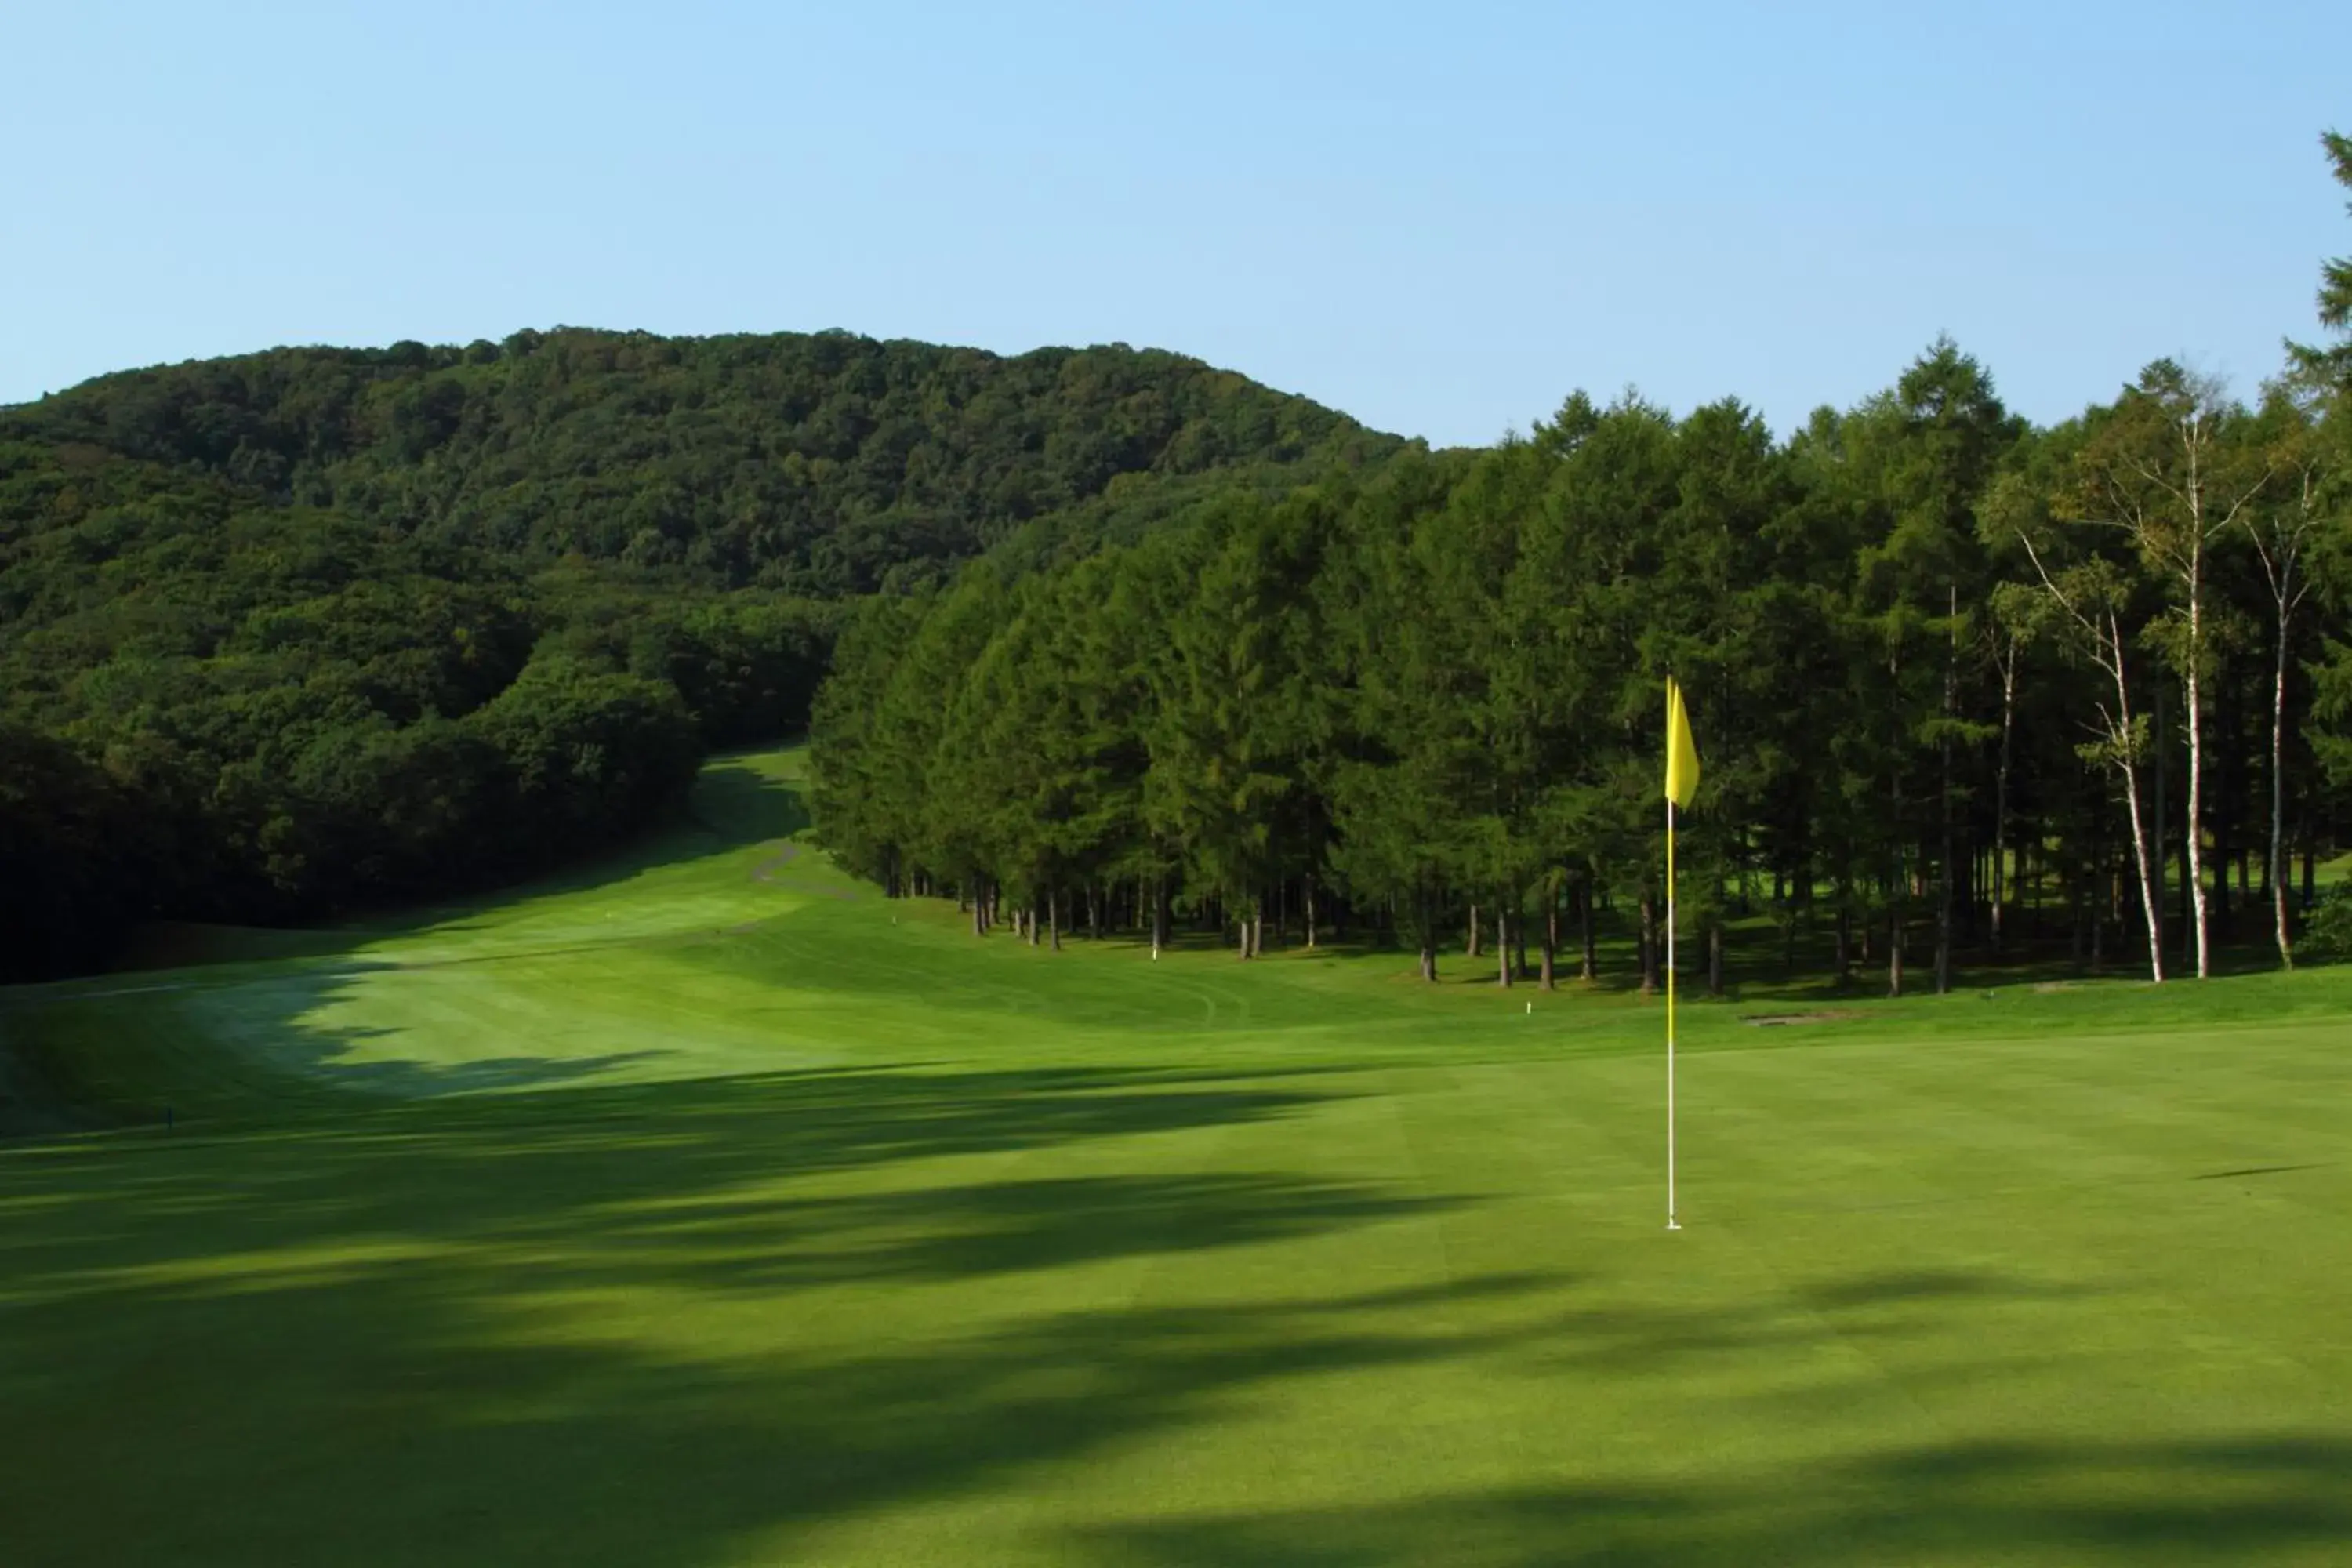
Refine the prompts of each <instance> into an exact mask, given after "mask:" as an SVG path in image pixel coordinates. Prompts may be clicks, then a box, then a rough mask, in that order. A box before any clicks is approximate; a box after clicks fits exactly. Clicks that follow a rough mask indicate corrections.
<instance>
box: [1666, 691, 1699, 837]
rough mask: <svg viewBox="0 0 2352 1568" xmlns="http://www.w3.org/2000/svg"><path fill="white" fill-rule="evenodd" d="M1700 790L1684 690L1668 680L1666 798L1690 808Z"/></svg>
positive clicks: (1696, 746) (1696, 757)
mask: <svg viewBox="0 0 2352 1568" xmlns="http://www.w3.org/2000/svg"><path fill="white" fill-rule="evenodd" d="M1697 793H1698V745H1697V743H1696V742H1694V741H1692V739H1691V729H1690V714H1689V713H1688V712H1686V711H1685V710H1684V708H1683V689H1682V688H1681V687H1679V686H1677V685H1675V682H1674V679H1673V678H1672V677H1671V676H1670V677H1668V678H1667V680H1666V798H1667V799H1668V800H1670V801H1673V802H1674V803H1675V805H1679V806H1685V807H1687V806H1688V805H1690V803H1691V796H1693V795H1696V794H1697Z"/></svg>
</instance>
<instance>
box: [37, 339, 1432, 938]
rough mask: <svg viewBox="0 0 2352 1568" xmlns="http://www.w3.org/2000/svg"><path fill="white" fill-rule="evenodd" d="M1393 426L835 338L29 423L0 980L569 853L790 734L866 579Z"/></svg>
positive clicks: (315, 913)
mask: <svg viewBox="0 0 2352 1568" xmlns="http://www.w3.org/2000/svg"><path fill="white" fill-rule="evenodd" d="M1398 445H1400V444H1399V443H1396V442H1394V441H1392V440H1390V439H1389V438H1386V437H1374V436H1372V435H1370V433H1367V432H1363V431H1361V430H1360V428H1359V427H1357V426H1354V425H1353V424H1352V423H1351V422H1349V421H1347V420H1345V419H1344V418H1342V417H1340V416H1337V415H1333V414H1330V413H1328V411H1326V410H1322V409H1319V408H1317V407H1316V406H1315V405H1312V404H1308V403H1306V402H1304V401H1303V400H1300V399H1296V398H1287V397H1283V396H1281V395H1276V394H1274V393H1271V392H1268V391H1266V390H1265V389H1264V388H1261V387H1257V386H1255V385H1254V384H1251V383H1248V382H1246V381H1244V380H1243V379H1242V378H1240V377H1237V376H1232V375H1228V374H1223V373H1219V372H1214V371H1211V370H1209V369H1207V368H1206V367H1204V366H1202V365H1199V364H1198V363H1194V362H1192V361H1186V360H1181V359H1178V358H1176V357H1175V356H1172V355H1164V354H1139V353H1130V352H1129V351H1125V350H1117V349H1105V350H1089V351H1085V352H1068V351H1051V352H1045V353H1038V354H1032V355H1026V356H1023V357H1022V358H1020V359H1014V360H1003V359H998V358H996V357H995V356H992V355H988V354H982V353H971V352H968V351H960V350H949V349H935V348H930V347H928V346H926V345H920V344H907V343H877V342H868V341H866V340H863V339H856V338H851V337H848V336H846V335H845V334H826V335H821V336H817V337H793V336H784V337H775V338H733V339H710V340H695V341H673V340H664V339H658V338H653V337H649V336H646V335H645V334H642V333H627V334H625V333H602V332H586V331H558V332H552V333H545V334H541V333H530V332H526V333H520V334H518V335H517V336H516V337H514V338H511V339H509V340H508V341H507V342H505V343H503V344H497V345H492V344H476V345H474V346H473V347H471V348H467V349H457V348H432V349H428V348H425V347H423V346H421V345H416V344H404V345H400V346H397V347H395V348H394V349H391V350H387V351H381V352H362V351H340V350H281V351H277V352H274V353H266V354H257V355H251V356H247V357H245V358H240V359H234V360H222V361H214V362H207V363H198V364H189V365H181V366H175V367H172V368H168V369H163V370H156V371H144V372H137V373H131V374H124V375H119V376H110V377H106V378H102V379H100V381H97V382H93V383H90V384H87V385H85V386H82V387H79V388H76V389H74V390H73V391H71V392H68V393H65V394H62V395H57V396H54V397H51V398H47V399H45V400H43V401H42V402H40V403H37V404H34V405H25V406H22V407H18V408H14V409H7V410H0V978H25V977H30V976H37V975H46V974H51V973H59V972H62V971H65V970H69V969H74V968H81V967H88V966H89V965H91V964H93V963H99V962H100V961H101V960H102V959H103V957H104V956H105V954H106V952H108V951H109V950H110V947H111V946H112V944H113V943H114V942H116V941H118V940H119V939H120V937H121V934H122V932H123V931H124V930H125V929H126V928H127V927H128V926H129V925H131V923H133V922H135V921H141V920H146V919H152V918H157V917H168V918H176V919H194V920H213V921H247V922H252V921H259V922H273V921H299V920H306V919H315V918H319V917H321V916H326V915H332V914H336V913H341V912H344V911H348V910H354V909H358V908H362V907H364V906H368V905H372V904H383V903H387V902H395V901H401V900H416V899H425V898H431V897H438V896H441V895H445V894H448V893H452V892H457V891H463V890H467V889H476V888H481V887H486V886H491V885H496V884H498V883H500V882H503V881H509V880H512V879H516V878H519V877H521V876H524V875H527V874H529V873H530V872H533V871H536V870H539V869H541V868H546V867H549V866H551V865H555V864H558V863H560V862H562V861H564V860H566V859H572V858H578V857H580V856H581V855H583V854H585V853H588V852H591V851H593V849H595V848H596V847H599V846H602V845H604V844H608V843H610V842H612V841H614V839H616V838H619V837H625V836H626V835H629V834H632V833H635V832H638V831H640V830H642V829H643V828H645V827H646V826H647V825H649V824H651V823H653V822H655V821H656V820H658V819H660V818H661V817H662V816H665V815H667V813H669V812H671V811H672V810H673V809H675V807H676V806H677V804H678V802H679V800H680V798H681V796H682V794H683V792H684V790H685V789H686V787H687V785H688V783H689V781H690V780H691V778H692V776H693V774H694V772H695V769H696V767H697V765H698V762H699V759H700V758H701V756H702V755H703V753H704V752H705V751H706V749H708V748H711V747H727V746H735V745H742V744H748V743H751V742H761V741H767V740H772V739H775V738H778V737H781V736H784V735H788V734H791V733H793V732H796V731H799V730H800V729H802V728H803V726H804V725H805V723H806V721H807V716H808V710H809V702H810V699H811V695H812V693H813V691H814V689H815V686H816V684H817V682H818V680H819V679H821V677H822V675H823V673H824V669H825V668H826V664H827V660H828V658H829V656H830V650H831V644H832V639H833V636H834V632H835V626H836V623H837V621H838V619H839V616H840V615H841V609H842V606H841V603H840V599H841V596H842V595H846V594H848V593H850V592H852V591H855V590H862V589H865V588H867V587H870V586H872V585H874V584H877V583H879V582H882V581H884V580H892V581H897V582H901V583H907V582H914V583H919V582H922V581H926V580H929V579H932V578H936V577H938V576H939V575H940V574H943V573H946V572H949V571H951V570H952V569H953V568H954V567H955V566H956V565H958V564H960V563H961V562H962V561H963V560H965V559H967V558H968V557H970V556H971V554H973V553H975V552H978V551H979V550H981V549H982V548H983V547H985V546H987V545H989V544H991V543H1000V544H1002V545H1003V547H1004V548H1005V549H1007V550H1008V551H1025V552H1028V556H1027V558H1033V559H1036V560H1040V561H1043V560H1046V559H1052V558H1055V556H1056V554H1057V552H1064V551H1066V550H1069V549H1083V548H1085V547H1087V542H1090V541H1092V540H1093V539H1096V538H1097V537H1124V536H1131V535H1133V534H1134V533H1135V532H1137V531H1139V530H1140V529H1142V528H1145V527H1148V526H1149V523H1150V520H1151V519H1152V518H1154V517H1156V516H1157V515H1158V513H1159V511H1160V510H1162V509H1163V508H1164V507H1165V506H1166V505H1168V504H1171V503H1169V502H1167V501H1166V500H1162V499H1161V498H1160V491H1161V490H1162V489H1166V490H1168V491H1169V492H1170V493H1171V494H1177V495H1181V496H1187V497H1190V496H1195V495H1198V494H1200V493H1202V492H1204V491H1206V490H1211V489H1215V488H1216V487H1218V486H1219V485H1221V484H1226V483H1230V484H1232V485H1233V486H1234V487H1235V488H1236V489H1237V491H1240V492H1244V493H1258V492H1259V491H1264V492H1265V493H1279V492H1280V491H1281V490H1282V489H1284V488H1286V485H1288V484H1293V483H1296V482H1297V479H1296V478H1295V476H1296V475H1297V474H1298V473H1300V472H1303V471H1305V469H1306V468H1307V466H1308V465H1309V464H1313V463H1337V462H1344V461H1351V460H1355V459H1356V458H1359V457H1367V456H1377V455H1379V454H1381V453H1382V452H1385V451H1387V450H1390V449H1391V448H1394V447H1397V446H1398ZM1228 464H1230V465H1232V466H1231V467H1230V468H1228V467H1223V466H1221V465H1228ZM1114 480H1118V481H1119V482H1118V483H1117V484H1114V483H1113V482H1112V481H1114ZM1073 507H1078V508H1082V510H1072V511H1068V512H1066V513H1057V512H1056V511H1055V510H1053V509H1056V508H1073Z"/></svg>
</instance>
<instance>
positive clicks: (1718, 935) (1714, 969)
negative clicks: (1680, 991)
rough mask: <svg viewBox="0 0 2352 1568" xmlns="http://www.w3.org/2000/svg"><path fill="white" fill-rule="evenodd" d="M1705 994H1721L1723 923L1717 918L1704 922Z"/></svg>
mask: <svg viewBox="0 0 2352 1568" xmlns="http://www.w3.org/2000/svg"><path fill="white" fill-rule="evenodd" d="M1706 994H1708V995H1709V996H1717V997H1719V996H1721V995H1722V994H1723V921H1722V920H1721V919H1720V918H1719V917H1718V918H1716V919H1712V920H1709V921H1707V922H1706Z"/></svg>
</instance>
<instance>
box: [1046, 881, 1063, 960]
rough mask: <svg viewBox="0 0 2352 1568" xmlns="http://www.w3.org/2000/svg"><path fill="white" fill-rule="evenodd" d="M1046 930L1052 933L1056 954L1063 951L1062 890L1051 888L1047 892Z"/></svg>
mask: <svg viewBox="0 0 2352 1568" xmlns="http://www.w3.org/2000/svg"><path fill="white" fill-rule="evenodd" d="M1045 929H1046V930H1047V931H1049V932H1050V933H1052V936H1053V939H1054V940H1053V947H1054V951H1055V952H1061V951H1062V889H1059V888H1049V889H1046V892H1045Z"/></svg>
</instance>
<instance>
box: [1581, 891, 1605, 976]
mask: <svg viewBox="0 0 2352 1568" xmlns="http://www.w3.org/2000/svg"><path fill="white" fill-rule="evenodd" d="M1576 918H1577V920H1578V921H1579V922H1580V925H1581V926H1582V930H1581V931H1579V932H1578V937H1579V940H1580V942H1582V943H1583V954H1582V960H1581V963H1582V967H1581V968H1580V971H1579V973H1578V978H1579V979H1581V980H1598V979H1600V978H1601V932H1600V931H1599V930H1598V929H1597V928H1596V927H1595V926H1594V924H1593V920H1592V879H1591V876H1589V875H1588V876H1587V877H1586V878H1585V879H1584V880H1582V881H1581V882H1579V883H1578V884H1577V885H1576Z"/></svg>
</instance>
